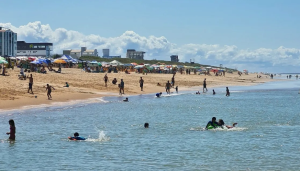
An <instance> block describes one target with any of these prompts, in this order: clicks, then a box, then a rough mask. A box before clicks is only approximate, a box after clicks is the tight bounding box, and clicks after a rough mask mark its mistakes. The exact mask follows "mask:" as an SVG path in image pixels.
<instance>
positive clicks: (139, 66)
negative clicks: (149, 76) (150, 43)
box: [134, 65, 144, 69]
mask: <svg viewBox="0 0 300 171" xmlns="http://www.w3.org/2000/svg"><path fill="white" fill-rule="evenodd" d="M134 68H135V69H138V68H144V65H137V66H135V67H134Z"/></svg>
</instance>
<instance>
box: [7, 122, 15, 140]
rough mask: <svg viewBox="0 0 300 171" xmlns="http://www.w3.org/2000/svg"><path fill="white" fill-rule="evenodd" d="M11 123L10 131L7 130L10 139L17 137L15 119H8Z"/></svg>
mask: <svg viewBox="0 0 300 171" xmlns="http://www.w3.org/2000/svg"><path fill="white" fill-rule="evenodd" d="M8 123H9V125H10V132H7V133H6V134H7V135H9V140H15V139H16V135H15V134H16V127H15V121H14V120H13V119H11V120H9V121H8Z"/></svg>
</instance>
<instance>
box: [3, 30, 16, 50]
mask: <svg viewBox="0 0 300 171" xmlns="http://www.w3.org/2000/svg"><path fill="white" fill-rule="evenodd" d="M16 55H17V33H14V32H13V31H11V30H10V29H5V28H3V27H0V56H16Z"/></svg>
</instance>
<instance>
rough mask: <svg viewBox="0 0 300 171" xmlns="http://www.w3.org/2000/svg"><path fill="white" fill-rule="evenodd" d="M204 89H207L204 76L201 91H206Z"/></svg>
mask: <svg viewBox="0 0 300 171" xmlns="http://www.w3.org/2000/svg"><path fill="white" fill-rule="evenodd" d="M204 89H206V91H207V88H206V78H204V81H203V93H205V92H206V91H205V92H204Z"/></svg>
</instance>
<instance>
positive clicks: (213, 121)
mask: <svg viewBox="0 0 300 171" xmlns="http://www.w3.org/2000/svg"><path fill="white" fill-rule="evenodd" d="M216 120H217V119H216V117H212V119H211V121H209V122H208V123H207V125H206V127H205V129H214V128H217V127H219V126H220V125H219V123H218V122H217V121H216Z"/></svg>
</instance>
